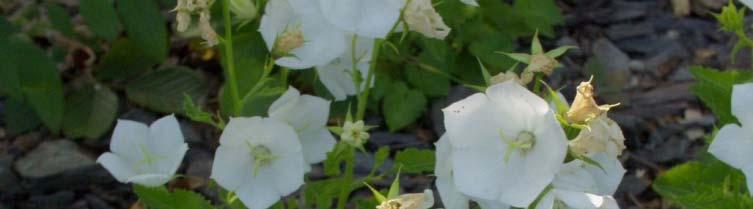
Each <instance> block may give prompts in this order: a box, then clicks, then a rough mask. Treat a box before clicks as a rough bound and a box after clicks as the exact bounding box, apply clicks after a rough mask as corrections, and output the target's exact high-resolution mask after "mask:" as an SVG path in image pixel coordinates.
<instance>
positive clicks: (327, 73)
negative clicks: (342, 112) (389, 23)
mask: <svg viewBox="0 0 753 209" xmlns="http://www.w3.org/2000/svg"><path fill="white" fill-rule="evenodd" d="M353 39H355V41H354V40H353ZM373 48H374V39H372V38H366V37H358V36H355V35H350V38H349V40H348V47H347V49H346V50H345V53H343V54H342V55H341V56H340V57H338V58H336V59H334V60H332V61H331V62H329V63H327V64H325V65H320V66H317V67H316V72H317V74H318V75H319V80H320V81H322V84H324V87H326V88H327V90H329V93H330V94H332V96H334V97H335V100H337V101H342V100H345V99H346V98H347V96H350V95H355V94H358V93H360V92H356V85H355V83H354V81H353V75H354V72H353V67H354V65H353V63H356V64H355V67H357V68H358V72H359V73H358V74H360V75H361V81H362V82H361V89H362V90H363V89H365V88H366V79H367V76H368V72H369V63H370V62H371V52H372V49H373ZM354 54H355V56H353V55H354ZM373 85H374V82H373V81H372V83H371V85H369V88H370V87H371V86H373Z"/></svg>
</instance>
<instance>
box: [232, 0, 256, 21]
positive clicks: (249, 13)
mask: <svg viewBox="0 0 753 209" xmlns="http://www.w3.org/2000/svg"><path fill="white" fill-rule="evenodd" d="M230 11H232V12H233V14H235V17H236V18H238V20H240V21H241V22H244V23H245V22H248V21H251V20H253V19H254V18H256V4H254V1H253V0H230Z"/></svg>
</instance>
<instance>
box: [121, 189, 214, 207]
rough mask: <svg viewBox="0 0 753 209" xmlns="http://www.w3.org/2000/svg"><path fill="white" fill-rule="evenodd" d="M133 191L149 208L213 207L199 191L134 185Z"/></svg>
mask: <svg viewBox="0 0 753 209" xmlns="http://www.w3.org/2000/svg"><path fill="white" fill-rule="evenodd" d="M133 191H134V192H135V193H136V195H138V197H139V201H140V202H141V203H143V204H144V205H146V206H147V207H148V208H149V209H208V208H213V207H212V204H210V203H209V201H208V200H206V199H205V198H204V197H203V196H201V195H200V194H198V193H195V192H192V191H187V190H182V189H177V190H175V191H173V192H168V191H167V190H166V189H165V188H163V187H156V188H149V187H144V186H140V185H137V184H134V185H133Z"/></svg>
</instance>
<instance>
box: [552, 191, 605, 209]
mask: <svg viewBox="0 0 753 209" xmlns="http://www.w3.org/2000/svg"><path fill="white" fill-rule="evenodd" d="M553 192H554V194H555V196H556V198H557V199H559V200H562V202H564V203H565V204H566V205H567V206H568V207H570V208H579V209H601V208H611V207H608V206H610V204H609V203H610V202H609V201H610V199H612V197H611V196H600V195H595V194H589V193H583V192H573V191H564V190H557V189H555V190H553ZM612 200H613V199H612ZM604 206H607V207H604Z"/></svg>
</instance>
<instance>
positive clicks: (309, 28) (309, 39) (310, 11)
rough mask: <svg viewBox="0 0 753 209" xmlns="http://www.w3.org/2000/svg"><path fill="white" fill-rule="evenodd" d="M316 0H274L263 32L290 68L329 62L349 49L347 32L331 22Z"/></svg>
mask: <svg viewBox="0 0 753 209" xmlns="http://www.w3.org/2000/svg"><path fill="white" fill-rule="evenodd" d="M316 4H317V2H316V1H313V0H270V1H269V2H267V6H266V8H265V12H264V16H263V17H262V19H261V24H260V25H259V32H260V33H261V35H262V38H264V42H265V43H266V45H267V49H269V50H270V51H271V52H272V54H273V55H274V56H275V57H276V60H275V63H276V64H278V65H280V66H284V67H287V68H290V69H306V68H310V67H314V66H317V65H323V64H326V63H328V62H330V61H332V60H333V59H335V58H336V57H338V56H340V55H341V54H342V53H343V52H344V51H345V46H346V43H345V42H346V41H345V33H344V32H342V30H339V29H337V28H335V27H334V26H333V25H332V24H330V23H329V22H328V21H327V20H326V19H324V16H323V15H322V12H321V10H319V9H318V8H319V7H318V6H317V5H316Z"/></svg>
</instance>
